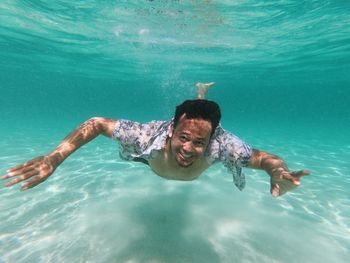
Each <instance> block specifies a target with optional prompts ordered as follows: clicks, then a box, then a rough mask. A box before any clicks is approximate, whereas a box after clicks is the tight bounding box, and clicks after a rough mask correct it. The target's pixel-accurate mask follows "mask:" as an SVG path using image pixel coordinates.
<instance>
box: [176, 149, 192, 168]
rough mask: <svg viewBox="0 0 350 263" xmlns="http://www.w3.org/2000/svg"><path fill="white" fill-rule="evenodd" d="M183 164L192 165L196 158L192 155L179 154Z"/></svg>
mask: <svg viewBox="0 0 350 263" xmlns="http://www.w3.org/2000/svg"><path fill="white" fill-rule="evenodd" d="M178 155H179V157H180V160H181V162H183V163H186V164H187V165H188V164H190V163H192V162H193V160H194V156H193V155H192V154H185V153H181V152H179V153H178Z"/></svg>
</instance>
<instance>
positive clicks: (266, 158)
mask: <svg viewBox="0 0 350 263" xmlns="http://www.w3.org/2000/svg"><path fill="white" fill-rule="evenodd" d="M248 166H249V167H251V168H255V169H263V170H265V171H266V172H267V173H268V174H269V175H270V176H272V175H274V174H276V173H278V174H280V172H281V171H288V167H287V165H286V164H285V162H284V161H283V160H282V159H281V158H279V157H278V156H276V155H273V154H270V153H267V152H263V151H259V150H256V149H254V150H253V155H252V157H251V160H250V161H249V165H248Z"/></svg>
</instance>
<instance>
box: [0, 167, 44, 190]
mask: <svg viewBox="0 0 350 263" xmlns="http://www.w3.org/2000/svg"><path fill="white" fill-rule="evenodd" d="M38 173H39V171H37V170H32V171H30V172H27V173H24V174H22V175H21V176H19V177H17V178H16V179H14V180H12V181H10V182H7V183H6V184H5V186H6V187H9V186H12V185H14V184H17V183H19V182H22V181H24V180H26V179H28V178H30V177H32V176H35V175H37V174H38Z"/></svg>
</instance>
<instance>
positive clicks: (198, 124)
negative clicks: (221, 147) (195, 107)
mask: <svg viewBox="0 0 350 263" xmlns="http://www.w3.org/2000/svg"><path fill="white" fill-rule="evenodd" d="M211 129H212V127H211V123H210V122H209V121H206V120H203V119H187V118H186V115H185V114H184V115H182V116H181V118H180V119H179V122H178V124H177V126H176V128H175V129H173V131H172V132H171V133H170V134H169V137H170V147H171V148H170V153H171V155H172V158H175V161H176V162H177V164H178V165H179V166H181V167H189V166H191V165H192V164H193V163H194V162H195V161H196V160H198V159H199V158H200V157H202V156H203V155H204V152H205V150H206V148H207V146H208V144H209V141H210V135H211Z"/></svg>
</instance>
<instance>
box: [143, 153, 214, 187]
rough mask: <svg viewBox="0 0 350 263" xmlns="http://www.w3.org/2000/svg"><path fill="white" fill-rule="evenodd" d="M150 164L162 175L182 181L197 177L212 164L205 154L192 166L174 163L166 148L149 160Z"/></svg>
mask: <svg viewBox="0 0 350 263" xmlns="http://www.w3.org/2000/svg"><path fill="white" fill-rule="evenodd" d="M149 165H150V167H151V169H152V170H153V171H154V172H155V173H156V174H157V175H159V176H160V177H163V178H166V179H170V180H181V181H191V180H194V179H196V178H197V177H199V176H200V175H201V174H202V173H203V172H204V171H205V170H206V169H207V168H208V167H209V166H210V164H209V163H208V161H207V159H206V158H205V157H204V156H203V157H202V158H201V159H199V160H197V161H196V162H195V163H194V164H193V165H191V166H190V167H186V168H184V167H180V166H178V165H174V163H172V162H171V160H169V158H168V155H167V154H166V151H165V150H164V149H163V150H162V151H160V152H159V154H157V156H155V158H153V159H151V160H149Z"/></svg>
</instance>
